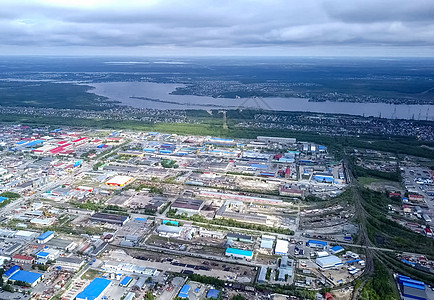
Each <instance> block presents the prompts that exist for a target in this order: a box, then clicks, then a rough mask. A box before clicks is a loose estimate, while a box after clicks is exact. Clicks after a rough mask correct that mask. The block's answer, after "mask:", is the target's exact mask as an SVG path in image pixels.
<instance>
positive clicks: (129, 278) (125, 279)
mask: <svg viewBox="0 0 434 300" xmlns="http://www.w3.org/2000/svg"><path fill="white" fill-rule="evenodd" d="M132 279H133V278H131V277H130V276H125V278H124V279H122V281H121V283H120V285H123V286H127V285H128V284H129V283H130V282H131V280H132Z"/></svg>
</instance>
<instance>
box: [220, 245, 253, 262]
mask: <svg viewBox="0 0 434 300" xmlns="http://www.w3.org/2000/svg"><path fill="white" fill-rule="evenodd" d="M225 254H226V256H230V257H235V258H242V259H246V260H252V258H253V251H248V250H241V249H237V248H227V249H226V253H225Z"/></svg>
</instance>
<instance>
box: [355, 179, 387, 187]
mask: <svg viewBox="0 0 434 300" xmlns="http://www.w3.org/2000/svg"><path fill="white" fill-rule="evenodd" d="M357 181H358V182H359V183H360V184H361V185H363V186H367V185H370V184H371V183H374V182H384V181H385V180H383V179H380V178H375V177H359V178H357Z"/></svg>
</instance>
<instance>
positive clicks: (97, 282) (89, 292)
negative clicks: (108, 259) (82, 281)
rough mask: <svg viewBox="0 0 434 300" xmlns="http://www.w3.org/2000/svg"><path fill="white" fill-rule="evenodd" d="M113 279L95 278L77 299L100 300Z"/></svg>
mask: <svg viewBox="0 0 434 300" xmlns="http://www.w3.org/2000/svg"><path fill="white" fill-rule="evenodd" d="M111 283H112V282H111V281H110V280H108V279H105V278H95V279H94V280H93V281H92V282H91V283H90V284H89V285H88V286H87V287H86V288H85V289H84V290H83V291H82V292H81V293H79V294H78V295H77V296H76V297H75V299H77V300H100V299H102V297H103V295H104V292H105V291H106V290H107V289H108V288H109V287H110V285H111Z"/></svg>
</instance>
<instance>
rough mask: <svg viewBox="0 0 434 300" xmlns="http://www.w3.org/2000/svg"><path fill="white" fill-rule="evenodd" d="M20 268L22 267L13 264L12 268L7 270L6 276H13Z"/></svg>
mask: <svg viewBox="0 0 434 300" xmlns="http://www.w3.org/2000/svg"><path fill="white" fill-rule="evenodd" d="M20 269H21V268H20V266H13V267H12V268H10V269H9V270H7V271H6V272H5V276H6V277H9V276H11V275H12V274H14V273H15V272H16V271H18V270H20Z"/></svg>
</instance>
